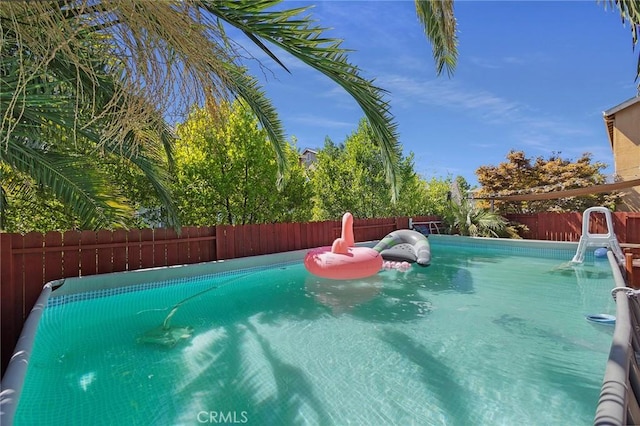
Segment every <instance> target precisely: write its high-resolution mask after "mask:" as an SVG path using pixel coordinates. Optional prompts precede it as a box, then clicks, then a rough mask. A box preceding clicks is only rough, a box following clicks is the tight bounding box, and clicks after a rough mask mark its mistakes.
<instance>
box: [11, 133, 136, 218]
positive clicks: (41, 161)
mask: <svg viewBox="0 0 640 426" xmlns="http://www.w3.org/2000/svg"><path fill="white" fill-rule="evenodd" d="M0 162H3V163H6V164H7V165H9V166H10V167H12V168H14V169H15V170H17V171H20V172H22V173H25V174H27V175H29V176H31V177H32V178H33V179H34V180H35V181H36V183H38V184H40V185H45V186H46V187H48V188H49V189H50V190H51V191H52V192H53V194H54V195H55V196H56V197H58V198H59V199H60V200H61V201H63V202H64V203H65V204H66V205H67V206H68V208H70V209H71V211H73V212H74V213H75V214H76V215H77V216H78V218H79V219H80V221H81V222H82V226H83V228H90V229H98V228H108V227H111V226H113V225H114V224H122V223H123V222H122V220H121V219H122V218H124V217H125V216H127V215H128V214H130V211H129V210H128V209H127V207H126V206H125V205H122V204H118V203H117V200H116V199H115V198H114V197H113V194H112V192H111V190H110V185H109V184H108V182H106V181H105V180H104V179H102V178H101V177H100V176H99V175H97V174H95V173H91V170H92V169H93V168H92V167H91V166H90V165H89V164H87V163H86V162H85V161H84V159H83V158H81V157H74V156H68V155H63V154H59V153H51V152H48V153H46V154H43V153H41V152H39V151H38V150H36V149H32V148H30V147H27V146H25V145H21V144H19V143H16V141H15V140H14V139H10V140H9V141H8V143H7V144H6V146H5V147H4V149H2V150H0Z"/></svg>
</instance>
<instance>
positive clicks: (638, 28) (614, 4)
mask: <svg viewBox="0 0 640 426" xmlns="http://www.w3.org/2000/svg"><path fill="white" fill-rule="evenodd" d="M599 2H601V3H604V5H605V7H607V6H609V7H611V8H615V9H617V10H618V12H619V13H620V18H621V19H622V23H623V24H626V23H628V24H629V29H630V30H631V39H632V42H633V48H634V50H635V46H636V44H638V35H639V34H640V2H638V1H637V0H599ZM639 79H640V52H639V53H638V62H637V64H636V81H638V80H639ZM638 89H639V90H640V86H638Z"/></svg>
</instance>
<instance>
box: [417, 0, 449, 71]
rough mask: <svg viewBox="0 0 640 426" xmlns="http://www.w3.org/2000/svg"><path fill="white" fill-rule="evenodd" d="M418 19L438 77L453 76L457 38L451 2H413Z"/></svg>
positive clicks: (424, 0) (425, 0) (426, 0)
mask: <svg viewBox="0 0 640 426" xmlns="http://www.w3.org/2000/svg"><path fill="white" fill-rule="evenodd" d="M415 4H416V13H417V15H418V19H419V20H420V22H421V23H422V25H423V26H424V30H425V34H426V35H427V38H428V39H429V41H430V42H431V48H432V50H433V58H434V60H435V62H436V70H437V73H438V75H440V74H442V70H443V69H446V70H447V75H449V76H451V75H453V71H454V70H455V68H456V64H457V62H458V38H457V35H456V32H457V30H456V27H457V25H456V18H455V16H454V14H453V0H438V1H433V0H415Z"/></svg>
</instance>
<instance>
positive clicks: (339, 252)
mask: <svg viewBox="0 0 640 426" xmlns="http://www.w3.org/2000/svg"><path fill="white" fill-rule="evenodd" d="M304 266H305V267H306V268H307V270H308V271H309V272H311V273H312V274H314V275H317V276H319V277H322V278H330V279H334V280H352V279H358V278H366V277H370V276H372V275H375V274H377V273H378V272H379V271H380V269H382V256H380V253H378V252H377V251H376V250H374V249H372V248H368V247H355V240H354V237H353V215H351V213H345V214H344V216H342V234H341V236H340V238H336V240H335V241H334V242H333V245H332V246H331V247H329V246H326V247H318V248H315V249H312V250H309V252H308V253H307V255H306V256H305V258H304Z"/></svg>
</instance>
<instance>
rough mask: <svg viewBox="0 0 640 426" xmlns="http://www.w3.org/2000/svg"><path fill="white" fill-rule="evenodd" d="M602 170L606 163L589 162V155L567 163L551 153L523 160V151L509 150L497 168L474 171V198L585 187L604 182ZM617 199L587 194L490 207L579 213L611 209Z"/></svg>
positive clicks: (507, 211) (506, 210)
mask: <svg viewBox="0 0 640 426" xmlns="http://www.w3.org/2000/svg"><path fill="white" fill-rule="evenodd" d="M605 167H606V164H604V163H602V162H599V161H598V162H595V163H592V162H591V154H589V153H585V154H583V155H582V156H581V157H580V158H579V159H578V160H576V161H570V160H568V159H563V158H561V157H560V156H559V155H555V154H554V155H551V156H550V157H549V158H546V159H545V158H543V157H537V158H535V159H532V158H527V157H526V155H525V153H524V152H523V151H510V152H509V153H508V154H507V161H506V162H503V163H500V164H499V165H497V166H481V167H479V168H478V169H477V170H476V175H477V176H478V182H479V183H480V185H481V188H480V190H479V191H478V192H477V193H476V194H477V196H478V197H490V196H492V195H494V196H495V195H516V194H523V193H526V194H529V193H531V194H540V193H547V192H553V191H559V190H566V189H574V188H588V187H591V186H593V185H599V184H603V183H605V176H604V175H603V174H602V172H601V171H602V170H603V169H604V168H605ZM618 198H619V195H617V194H590V195H584V196H579V197H569V198H559V199H555V200H538V201H494V205H493V207H494V209H495V210H496V211H497V212H499V213H502V214H507V213H536V212H544V211H558V212H566V211H583V210H584V209H586V208H588V207H592V206H599V205H605V206H608V207H610V208H614V206H615V201H616V200H617V199H618ZM485 206H486V203H485Z"/></svg>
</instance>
